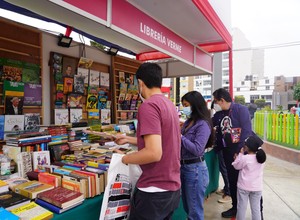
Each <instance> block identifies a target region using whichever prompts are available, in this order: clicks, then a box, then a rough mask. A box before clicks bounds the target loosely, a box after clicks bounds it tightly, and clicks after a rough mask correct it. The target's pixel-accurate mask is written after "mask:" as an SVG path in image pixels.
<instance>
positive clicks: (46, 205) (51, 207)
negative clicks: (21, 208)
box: [35, 199, 61, 214]
mask: <svg viewBox="0 0 300 220" xmlns="http://www.w3.org/2000/svg"><path fill="white" fill-rule="evenodd" d="M35 202H36V203H37V204H39V205H40V206H42V207H44V208H46V209H49V210H50V211H52V212H55V213H57V214H60V213H61V209H60V208H58V207H56V206H55V205H52V204H50V203H48V202H46V201H44V200H41V199H36V200H35Z"/></svg>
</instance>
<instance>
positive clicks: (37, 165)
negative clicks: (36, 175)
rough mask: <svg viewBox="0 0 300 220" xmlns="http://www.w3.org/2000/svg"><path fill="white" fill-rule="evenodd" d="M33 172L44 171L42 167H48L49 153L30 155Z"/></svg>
mask: <svg viewBox="0 0 300 220" xmlns="http://www.w3.org/2000/svg"><path fill="white" fill-rule="evenodd" d="M32 162H33V170H44V168H43V165H50V152H49V151H35V152H33V153H32Z"/></svg>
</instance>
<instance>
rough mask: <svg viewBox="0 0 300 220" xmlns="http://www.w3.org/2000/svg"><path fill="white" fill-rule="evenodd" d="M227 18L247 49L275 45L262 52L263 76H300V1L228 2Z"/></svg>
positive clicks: (257, 0) (243, 0)
mask: <svg viewBox="0 0 300 220" xmlns="http://www.w3.org/2000/svg"><path fill="white" fill-rule="evenodd" d="M231 15H232V16H231V24H232V27H236V28H239V29H240V30H241V31H242V32H243V33H244V34H245V37H246V38H247V39H248V40H249V41H250V43H251V47H262V48H263V47H265V46H269V45H277V46H276V47H275V48H272V49H265V74H264V75H265V76H269V77H272V76H278V75H284V76H300V23H299V22H300V0H284V1H283V0H231ZM291 43H294V46H291ZM283 44H285V45H289V46H284V47H278V46H279V45H281V46H282V45H283Z"/></svg>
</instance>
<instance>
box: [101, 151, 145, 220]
mask: <svg viewBox="0 0 300 220" xmlns="http://www.w3.org/2000/svg"><path fill="white" fill-rule="evenodd" d="M123 156H124V155H123V154H117V153H114V154H113V156H112V159H111V162H110V165H109V169H108V174H107V186H106V188H105V192H104V196H103V201H102V207H101V213H100V218H99V219H100V220H112V219H115V218H123V219H127V217H128V216H129V211H130V198H131V195H132V192H133V190H134V187H135V184H136V181H137V180H138V178H139V177H140V175H141V173H142V171H141V168H140V166H138V165H129V166H128V165H125V164H123V163H122V157H123Z"/></svg>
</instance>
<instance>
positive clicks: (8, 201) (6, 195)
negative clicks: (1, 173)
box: [0, 191, 30, 210]
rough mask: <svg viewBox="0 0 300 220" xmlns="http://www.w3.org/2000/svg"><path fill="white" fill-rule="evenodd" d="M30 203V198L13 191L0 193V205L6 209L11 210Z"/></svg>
mask: <svg viewBox="0 0 300 220" xmlns="http://www.w3.org/2000/svg"><path fill="white" fill-rule="evenodd" d="M28 203H30V199H29V198H27V197H25V196H22V195H20V194H18V193H15V192H13V191H7V192H3V193H0V206H1V207H3V208H5V209H6V210H12V209H14V208H18V207H20V206H22V205H25V204H28Z"/></svg>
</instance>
